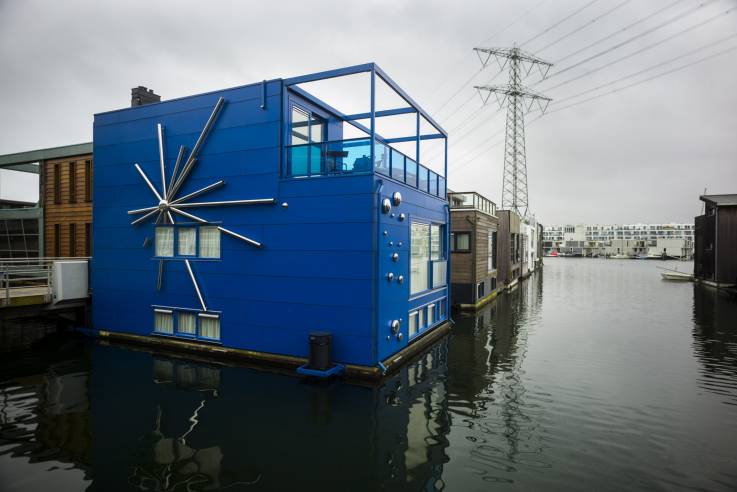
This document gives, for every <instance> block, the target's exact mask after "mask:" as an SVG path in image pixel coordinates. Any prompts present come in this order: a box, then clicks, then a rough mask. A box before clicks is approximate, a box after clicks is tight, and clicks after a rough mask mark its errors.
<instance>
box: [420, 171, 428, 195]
mask: <svg viewBox="0 0 737 492" xmlns="http://www.w3.org/2000/svg"><path fill="white" fill-rule="evenodd" d="M427 173H428V170H427V169H426V168H424V167H422V166H420V171H419V173H418V176H419V178H418V180H417V187H418V188H419V189H421V190H422V191H427Z"/></svg>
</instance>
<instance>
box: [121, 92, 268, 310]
mask: <svg viewBox="0 0 737 492" xmlns="http://www.w3.org/2000/svg"><path fill="white" fill-rule="evenodd" d="M224 104H225V100H224V99H223V98H222V97H221V98H220V99H218V101H217V103H216V104H215V107H214V108H213V110H212V113H211V114H210V117H209V118H208V120H207V123H205V126H204V128H203V129H202V132H201V133H200V136H199V137H198V138H197V141H196V142H195V144H194V147H193V148H192V150H190V152H189V156H188V157H187V158H186V159H185V158H184V155H185V153H186V150H187V149H185V148H184V146H181V147H179V153H178V154H177V159H176V162H175V164H174V169H173V170H172V172H171V174H170V175H169V176H168V179H167V170H166V164H165V162H166V159H165V149H164V127H163V126H162V125H161V123H159V124H158V125H157V135H158V141H159V165H160V168H161V169H160V170H161V188H160V189H157V188H156V187H155V186H154V185H153V183H152V182H151V180H150V179H149V178H148V176H147V175H146V173H145V172H144V171H143V169H141V166H140V165H138V163H136V164H134V165H133V166H134V167H135V169H136V171H138V174H140V175H141V178H143V181H144V182H145V184H146V186H147V187H148V188H149V189H150V190H151V193H152V194H153V199H154V203H153V205H152V206H148V207H145V208H139V209H136V210H129V211H128V214H129V215H141V214H142V215H141V216H140V217H138V218H137V219H135V220H134V221H133V222H131V225H132V226H137V225H139V224H143V223H145V222H146V221H149V220H153V221H155V224H157V225H158V224H164V225H166V224H170V225H174V224H176V221H175V217H177V216H179V217H183V218H185V219H188V220H187V221H188V222H195V223H198V224H203V225H209V226H210V228H215V227H216V228H217V229H218V231H219V232H222V233H223V234H227V235H228V236H231V237H234V238H236V239H238V240H240V241H242V242H244V243H246V244H248V245H250V246H253V247H256V248H261V247H262V246H263V245H262V244H261V243H260V242H258V241H256V240H254V239H251V238H249V237H246V236H244V235H242V234H239V233H237V232H235V231H232V230H230V229H226V228H225V227H222V226H219V225H214V224H213V225H210V223H209V222H208V221H206V220H205V219H202V218H201V217H198V216H197V215H195V214H193V213H190V212H188V211H186V209H192V208H194V209H197V208H204V207H228V206H237V205H261V204H272V205H273V204H274V203H276V199H274V198H255V199H244V200H226V201H192V200H193V199H195V198H197V197H199V196H201V195H205V194H207V193H209V192H210V191H213V190H215V189H218V188H220V187H221V186H223V185H224V184H225V181H223V180H218V181H216V182H214V183H212V184H210V185H207V186H205V187H204V188H200V189H199V190H196V191H193V192H191V193H188V194H186V195H181V193H179V192H180V190H181V189H182V185H184V183H185V182H186V180H187V177H188V176H189V175H190V173H191V172H192V169H194V167H195V166H196V165H202V163H201V162H200V161H198V159H197V155H198V154H199V151H200V149H201V148H202V145H203V144H204V142H205V140H207V136H208V134H209V133H210V130H211V129H212V127H213V126H214V125H215V121H216V120H217V118H218V116H219V115H220V112H221V110H222V109H223V106H224ZM172 237H173V236H172ZM172 248H173V246H172ZM171 256H173V249H172V255H171ZM183 261H184V266H185V268H186V270H187V273H188V274H189V278H190V279H191V280H192V286H193V287H194V291H195V294H197V299H198V301H199V303H200V305H201V306H202V310H203V311H207V304H206V302H205V299H204V297H203V295H202V291H201V290H200V287H199V284H198V282H197V277H196V276H195V273H194V271H193V270H192V265H191V263H190V261H189V259H186V258H184V260H183ZM163 276H164V260H163V259H160V260H159V270H158V278H157V282H156V288H157V289H158V290H161V287H162V283H163Z"/></svg>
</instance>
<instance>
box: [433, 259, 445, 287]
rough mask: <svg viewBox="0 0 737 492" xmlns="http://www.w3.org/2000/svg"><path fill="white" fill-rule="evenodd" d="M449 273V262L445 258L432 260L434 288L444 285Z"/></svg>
mask: <svg viewBox="0 0 737 492" xmlns="http://www.w3.org/2000/svg"><path fill="white" fill-rule="evenodd" d="M447 273H448V262H447V261H445V260H442V261H433V262H432V287H433V289H435V288H437V287H442V286H443V285H445V284H446V283H447Z"/></svg>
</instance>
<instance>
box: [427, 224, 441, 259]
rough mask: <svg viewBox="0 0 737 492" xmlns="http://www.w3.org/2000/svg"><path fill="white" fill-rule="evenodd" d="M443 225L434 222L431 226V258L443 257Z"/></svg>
mask: <svg viewBox="0 0 737 492" xmlns="http://www.w3.org/2000/svg"><path fill="white" fill-rule="evenodd" d="M441 230H442V228H441V226H439V225H437V224H432V225H431V226H430V248H431V252H432V256H431V259H433V260H442V259H443V238H442V235H441Z"/></svg>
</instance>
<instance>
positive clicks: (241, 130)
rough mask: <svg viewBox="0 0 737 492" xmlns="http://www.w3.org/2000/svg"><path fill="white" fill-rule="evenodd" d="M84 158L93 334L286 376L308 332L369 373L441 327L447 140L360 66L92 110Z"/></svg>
mask: <svg viewBox="0 0 737 492" xmlns="http://www.w3.org/2000/svg"><path fill="white" fill-rule="evenodd" d="M356 77H359V78H360V80H365V81H366V83H365V84H364V86H365V90H364V91H363V93H360V92H356V93H355V98H356V99H358V98H360V97H364V98H365V99H366V100H368V107H367V111H363V112H355V113H350V112H347V111H339V110H338V109H336V107H334V106H336V103H335V102H333V101H331V100H330V94H331V91H330V90H329V87H330V83H335V82H336V81H339V80H347V79H350V80H353V79H355V78H356ZM357 80H358V79H357ZM320 83H322V84H323V86H321V87H322V93H320V96H321V97H317V96H316V94H315V93H314V91H313V90H312V89H311V88H312V87H315V84H320ZM325 84H327V87H328V90H326V89H325ZM382 91H383V92H382ZM385 93H388V94H390V95H391V97H393V98H394V100H395V101H398V102H397V103H396V104H395V105H394V106H391V107H386V105H385V106H381V105H380V103H379V94H385ZM326 94H327V95H326ZM388 99H391V98H389V97H388ZM393 118H394V119H403V120H404V121H407V119H409V120H410V121H411V122H412V124H411V131H410V132H409V134H398V135H397V134H387V133H386V132H380V131H379V130H380V129H383V128H384V127H386V128H391V125H384V126H383V127H382V122H384V121H390V120H392V119H393ZM395 127H397V125H395ZM427 143H434V144H436V145H439V147H438V148H439V151H436V152H435V154H436V157H437V155H439V156H440V157H439V162H440V164H439V165H436V166H435V167H436V168H439V169H437V170H438V172H434V171H433V170H431V169H429V168H428V167H425V166H423V165H422V164H420V162H421V161H422V154H421V149H424V145H425V144H427ZM407 147H410V148H411V150H412V151H411V152H408V151H407V150H406V149H407ZM401 148H404V150H405V151H404V152H401V151H400V149H401ZM407 154H411V157H410V155H407ZM94 156H95V174H94V197H93V198H94V200H93V203H94V210H93V217H94V218H93V220H94V238H93V240H94V241H93V244H94V246H93V247H94V249H93V258H94V260H93V262H92V277H91V281H92V289H93V314H92V321H93V328H94V329H95V330H96V331H97V332H98V333H100V334H101V335H102V336H108V337H111V338H113V337H118V338H122V339H128V340H133V341H137V342H147V343H156V344H161V343H166V344H171V345H179V346H182V347H184V348H187V349H192V350H209V351H220V352H231V353H234V354H241V355H246V356H251V357H255V358H257V359H259V358H260V359H264V360H271V361H276V362H287V363H291V364H299V363H300V362H301V361H304V360H305V359H306V357H307V356H308V354H309V343H308V335H309V333H310V332H313V331H316V330H319V331H326V332H330V333H331V334H332V359H333V360H334V361H336V362H338V363H342V364H345V365H346V366H347V367H348V369H349V371H350V370H354V371H356V373H357V374H360V373H363V374H374V373H376V372H377V371H378V370H379V368H381V369H382V370H383V369H384V367H385V365H389V364H392V363H397V362H398V359H401V358H403V357H404V356H405V355H408V353H409V352H411V351H412V350H413V349H414V348H417V347H419V346H421V345H422V343H418V342H419V341H420V340H425V341H427V340H429V339H432V338H434V336H431V335H430V334H431V333H435V334H436V335H437V334H438V333H440V332H442V331H443V330H444V329H445V328H446V327H447V319H448V306H449V300H448V293H449V291H448V286H447V280H448V261H447V258H448V234H449V232H448V216H449V212H448V206H447V201H446V198H445V196H446V180H445V175H446V170H447V134H446V133H445V132H444V130H443V129H442V128H441V127H440V125H438V124H437V123H436V122H435V121H434V120H433V119H432V117H431V116H429V115H428V114H427V113H426V112H425V111H424V110H423V109H422V108H421V107H420V106H419V105H418V104H417V103H416V102H415V101H414V100H413V99H412V98H411V97H410V96H409V95H408V94H407V93H406V92H404V90H402V89H401V88H400V87H399V86H398V85H397V84H396V83H395V82H394V81H393V80H392V79H391V78H389V76H388V75H386V74H385V73H384V72H383V71H382V70H381V69H380V68H379V67H378V66H377V65H375V64H373V63H369V64H365V65H358V66H354V67H348V68H343V69H339V70H333V71H327V72H322V73H316V74H312V75H305V76H300V77H293V78H288V79H276V80H268V81H263V82H259V83H255V84H251V85H246V86H242V87H235V88H232V89H226V90H221V91H216V92H210V93H206V94H200V95H194V96H189V97H184V98H181V99H174V100H169V101H164V102H159V103H154V104H148V105H144V106H137V107H132V108H126V109H121V110H117V111H111V112H106V113H100V114H97V115H95V120H94Z"/></svg>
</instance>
